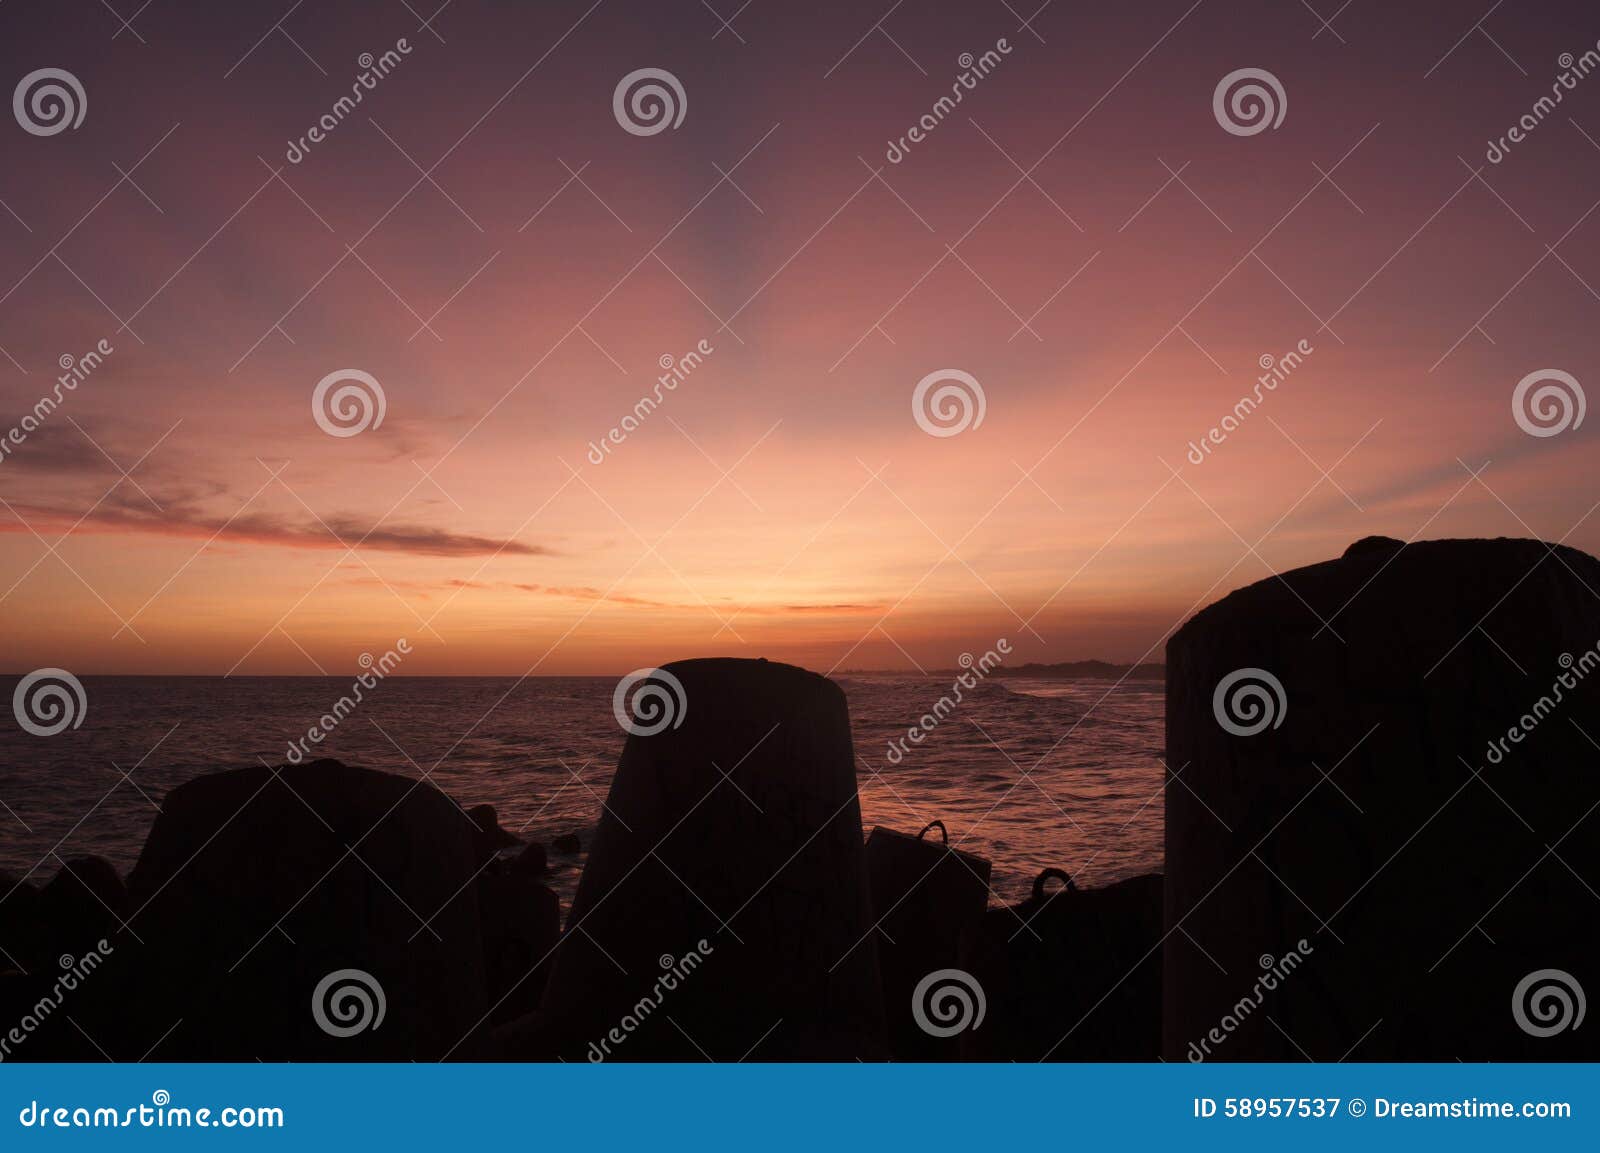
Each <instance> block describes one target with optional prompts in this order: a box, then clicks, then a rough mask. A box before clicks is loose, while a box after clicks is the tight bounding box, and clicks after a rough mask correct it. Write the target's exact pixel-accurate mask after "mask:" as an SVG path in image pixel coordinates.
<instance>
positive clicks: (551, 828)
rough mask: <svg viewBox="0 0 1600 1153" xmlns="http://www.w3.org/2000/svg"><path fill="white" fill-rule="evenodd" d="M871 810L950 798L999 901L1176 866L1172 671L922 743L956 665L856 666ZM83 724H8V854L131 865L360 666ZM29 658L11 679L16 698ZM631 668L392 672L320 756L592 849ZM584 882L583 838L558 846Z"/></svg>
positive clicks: (160, 686) (1015, 696) (180, 687)
mask: <svg viewBox="0 0 1600 1153" xmlns="http://www.w3.org/2000/svg"><path fill="white" fill-rule="evenodd" d="M836 679H837V680H838V681H839V683H840V685H841V686H842V687H843V689H844V691H845V693H846V695H847V697H848V698H849V702H850V716H851V725H852V728H853V731H854V737H855V749H856V758H857V778H858V782H859V786H860V792H861V808H862V819H863V824H864V825H865V827H866V828H868V829H870V828H872V826H874V825H878V824H882V825H886V826H889V827H890V828H894V829H899V830H903V831H906V832H910V833H915V832H916V831H917V830H918V829H920V828H921V827H922V826H923V825H924V824H926V823H927V822H929V821H931V820H933V819H935V818H938V819H940V820H942V821H943V822H944V823H945V826H946V827H947V828H948V829H949V833H950V839H951V842H952V843H954V844H958V845H959V846H960V847H961V848H963V849H965V850H967V851H969V852H973V853H976V854H978V855H979V856H983V857H986V858H988V859H989V860H990V861H991V862H993V866H994V873H993V881H992V887H993V893H992V895H991V901H993V902H997V903H998V902H1010V901H1015V900H1020V899H1021V898H1023V897H1024V896H1026V895H1027V892H1028V890H1029V888H1030V886H1031V884H1032V880H1033V878H1034V877H1035V876H1037V875H1038V873H1039V871H1040V870H1041V869H1044V868H1046V867H1050V866H1057V867H1060V868H1063V869H1065V870H1067V871H1068V872H1069V873H1071V874H1072V875H1073V876H1075V877H1077V878H1078V879H1079V883H1080V884H1081V885H1084V886H1097V885H1104V884H1108V883H1110V882H1112V881H1115V880H1119V879H1121V878H1123V877H1128V876H1133V875H1136V874H1138V873H1144V872H1151V871H1155V870H1159V869H1160V868H1161V867H1162V798H1161V787H1162V768H1161V762H1160V759H1159V758H1160V757H1161V755H1162V742H1163V734H1162V705H1163V700H1162V689H1161V685H1160V683H1159V682H1157V681H1133V680H1130V681H1127V682H1125V683H1123V684H1122V685H1120V686H1116V687H1113V685H1112V682H1109V681H1101V680H1050V681H1045V680H1036V681H1035V680H1019V679H1009V678H1008V679H1005V680H998V679H991V680H988V681H985V682H982V683H980V684H979V686H978V688H977V689H976V690H975V691H973V692H969V693H967V694H966V699H965V700H963V701H962V703H961V704H960V705H959V706H957V708H956V710H955V711H954V712H953V713H952V714H950V715H949V716H947V717H946V718H945V719H944V720H943V721H942V723H940V724H939V725H938V726H937V727H936V728H935V729H934V731H933V732H932V734H931V735H930V736H929V737H928V738H927V739H926V740H924V741H923V743H922V744H920V745H915V746H909V752H908V753H907V755H905V756H904V758H903V759H902V760H901V761H900V763H898V764H895V763H891V761H890V759H889V756H888V753H889V742H890V740H891V739H892V738H894V737H901V736H904V734H905V730H906V728H907V726H909V725H913V724H915V723H916V722H917V719H918V718H919V717H921V716H922V715H923V714H924V713H927V712H928V711H929V710H931V709H932V708H933V706H934V704H935V702H937V701H938V700H939V698H940V697H941V696H942V695H944V694H946V693H948V692H949V691H950V682H949V680H948V678H924V677H909V676H908V677H901V676H880V675H865V676H844V677H839V678H836ZM82 683H83V686H84V690H85V695H86V698H87V707H86V709H85V712H84V716H83V723H82V724H81V726H80V727H79V728H77V729H68V730H66V731H64V732H61V733H59V734H56V735H54V736H48V737H40V736H32V735H30V734H28V733H26V732H24V731H23V730H22V729H21V728H20V727H19V726H18V725H17V724H16V723H15V722H14V720H13V718H12V717H11V716H6V718H5V722H6V723H5V724H4V725H3V726H0V868H3V869H7V870H10V871H12V872H14V873H18V874H21V873H27V872H29V871H30V870H31V871H32V879H33V880H34V882H35V883H41V882H43V881H44V880H46V879H48V878H49V877H50V876H52V875H54V873H55V872H56V870H57V869H58V868H59V862H58V861H57V860H56V859H55V856H54V854H59V855H60V856H62V857H68V858H70V857H72V856H78V855H86V854H98V855H101V856H104V857H107V858H109V859H110V860H111V861H112V862H113V863H114V864H116V865H117V867H118V868H119V869H122V870H124V871H126V870H127V869H129V868H130V867H131V866H132V865H133V863H134V861H135V860H136V859H137V857H138V854H139V849H140V847H141V846H142V845H143V843H144V838H145V835H146V834H147V833H148V831H149V828H150V824H151V822H152V821H153V819H154V817H155V815H156V812H157V806H158V805H159V804H160V803H161V799H162V797H163V795H164V794H165V793H166V792H167V791H168V790H169V789H171V788H172V787H173V786H174V785H177V784H179V783H181V782H183V781H186V780H188V779H189V778H191V777H194V776H196V775H198V774H200V773H206V772H215V771H217V770H220V769H226V768H235V767H241V766H246V765H252V764H260V763H262V762H266V763H269V764H273V765H276V764H281V763H282V762H283V761H284V760H285V759H286V753H287V749H288V744H289V742H290V741H291V740H292V739H295V738H296V737H299V736H301V735H303V734H304V733H305V731H306V729H307V727H308V726H310V725H312V724H314V723H315V722H316V720H317V718H318V717H320V716H321V715H322V714H323V713H325V712H327V711H328V710H329V709H330V708H331V707H332V706H333V704H334V702H335V701H337V700H338V699H339V698H340V697H341V696H342V695H344V694H345V693H347V692H348V691H349V688H350V681H349V680H348V679H345V678H320V677H317V678H311V677H304V678H301V677H294V678H289V677H284V678H276V677H259V678H258V677H235V678H230V679H227V680H224V679H221V678H207V677H86V678H83V680H82ZM16 684H17V678H15V677H11V678H3V679H0V692H3V694H4V697H3V699H4V700H6V701H10V700H11V698H12V693H13V690H14V688H15V686H16ZM615 685H616V682H615V680H613V679H610V678H596V677H545V678H530V679H528V680H525V681H522V682H521V683H518V682H516V681H514V680H513V679H510V678H434V677H390V678H388V679H385V680H383V681H382V682H381V683H380V684H379V685H378V686H377V687H376V689H374V690H372V691H371V692H370V693H369V694H368V697H367V699H366V700H365V701H364V702H363V703H362V704H361V705H360V706H359V708H358V709H357V711H356V712H355V713H353V714H352V715H350V716H349V717H347V718H346V719H345V720H344V722H343V723H342V724H340V725H339V726H338V728H336V729H335V730H334V732H333V733H332V734H331V735H330V736H329V737H328V738H327V739H325V740H324V741H323V743H322V744H321V746H320V747H318V748H316V755H318V756H328V757H337V758H339V759H341V760H344V761H346V762H348V763H352V764H360V765H365V766H367V767H369V768H376V769H383V770H386V771H389V772H395V773H403V774H406V775H409V776H421V775H423V774H424V773H426V774H428V777H429V780H430V781H431V782H432V783H433V784H435V785H436V786H438V787H439V788H441V789H443V790H444V791H445V792H447V793H449V794H450V795H451V796H453V797H455V798H456V800H458V801H459V802H460V803H461V804H462V805H464V806H470V805H474V804H478V803H481V802H484V801H487V802H490V803H492V804H494V805H495V806H496V808H497V809H498V810H499V814H500V822H501V824H502V825H503V826H504V827H505V828H507V829H509V830H512V831H513V832H516V833H517V834H518V835H519V836H521V837H523V838H524V839H526V840H536V841H543V842H546V843H548V842H549V841H550V840H551V839H552V838H553V837H555V836H556V835H558V834H560V833H567V832H576V833H577V834H578V835H579V837H580V839H581V840H582V843H583V845H584V846H585V847H587V846H588V844H589V841H590V839H591V837H592V835H593V831H594V828H595V824H596V822H597V820H598V818H599V814H600V802H601V801H602V800H603V799H604V797H605V795H606V790H607V788H608V787H609V786H610V781H611V774H612V771H613V769H614V768H615V766H616V762H617V756H618V754H619V753H620V752H621V749H622V743H623V739H624V734H623V732H622V730H621V729H620V727H619V726H618V724H617V721H616V719H615V717H614V716H613V715H612V711H611V694H612V690H613V688H614V687H615ZM550 860H551V864H552V875H551V877H550V883H551V884H552V886H553V887H554V888H555V889H556V890H557V891H558V892H559V893H560V894H561V897H562V901H563V905H565V904H566V903H567V902H569V901H570V900H571V897H572V894H573V891H574V889H575V888H576V885H577V880H578V875H579V872H580V870H581V867H582V856H581V855H569V856H563V855H561V854H557V853H553V852H552V853H551V855H550Z"/></svg>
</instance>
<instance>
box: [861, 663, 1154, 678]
mask: <svg viewBox="0 0 1600 1153" xmlns="http://www.w3.org/2000/svg"><path fill="white" fill-rule="evenodd" d="M961 671H962V670H960V669H930V670H928V672H926V673H925V674H919V675H925V676H929V677H944V676H953V675H955V674H957V673H959V672H961ZM836 675H838V676H841V677H904V676H909V675H911V674H910V671H909V670H907V669H843V670H841V671H840V672H839V673H838V674H836ZM989 676H990V677H1028V678H1032V679H1036V680H1050V679H1058V680H1068V679H1078V680H1106V681H1112V680H1122V679H1124V678H1126V679H1128V680H1165V679H1166V676H1167V666H1166V665H1164V664H1153V663H1152V664H1142V665H1117V664H1112V663H1111V662H1109V661H1063V662H1061V663H1059V664H1052V665H1044V664H1026V665H1017V666H1016V667H1014V668H1013V667H1010V666H1007V665H1000V666H999V667H997V668H995V669H994V670H993V671H992V672H990V673H989Z"/></svg>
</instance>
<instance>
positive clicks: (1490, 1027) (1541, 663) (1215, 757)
mask: <svg viewBox="0 0 1600 1153" xmlns="http://www.w3.org/2000/svg"><path fill="white" fill-rule="evenodd" d="M1324 622H1327V625H1326V626H1325V624H1324ZM1327 626H1331V627H1327ZM1597 644H1600V562H1597V561H1596V560H1595V559H1594V558H1593V557H1590V556H1588V555H1586V554H1584V553H1581V552H1578V551H1576V550H1574V549H1570V548H1565V547H1563V546H1560V545H1547V544H1544V543H1542V542H1539V541H1531V540H1504V539H1502V540H1443V541H1429V542H1426V543H1417V544H1409V545H1405V546H1402V545H1401V544H1400V542H1397V541H1390V540H1386V539H1383V538H1368V539H1367V540H1363V541H1359V542H1357V543H1356V544H1355V545H1353V546H1352V547H1351V548H1350V549H1349V550H1348V551H1347V552H1346V554H1345V555H1344V556H1343V557H1341V558H1340V559H1338V560H1335V561H1330V562H1327V563H1324V564H1317V565H1312V566H1310V567H1307V568H1302V569H1297V570H1295V571H1293V572H1289V573H1285V574H1283V576H1282V578H1281V579H1280V578H1273V579H1269V580H1265V581H1262V582H1260V583H1258V584H1255V585H1252V586H1250V587H1249V588H1246V589H1242V590H1240V591H1238V592H1235V593H1233V594H1232V595H1230V596H1228V597H1226V598H1224V599H1223V600H1222V601H1220V602H1218V603H1217V604H1214V605H1212V606H1211V607H1209V608H1207V609H1205V610H1204V611H1202V612H1201V613H1199V614H1198V615H1197V616H1196V617H1195V618H1194V619H1193V620H1191V621H1190V622H1189V623H1188V624H1186V625H1185V626H1184V627H1183V628H1182V629H1181V630H1180V631H1179V632H1178V633H1177V634H1176V635H1175V636H1174V637H1173V638H1172V640H1171V642H1170V643H1169V644H1168V646H1167V667H1168V679H1167V751H1168V762H1167V763H1168V766H1169V772H1168V785H1167V790H1166V806H1167V834H1166V836H1167V909H1166V922H1167V927H1168V939H1167V942H1166V974H1165V992H1166V1003H1165V1023H1164V1048H1165V1054H1166V1057H1167V1058H1168V1059H1169V1060H1181V1059H1185V1058H1186V1057H1190V1058H1194V1057H1195V1054H1196V1052H1199V1053H1200V1055H1201V1056H1204V1057H1208V1058H1209V1059H1222V1060H1248V1061H1263V1060H1299V1059H1302V1058H1303V1057H1304V1056H1305V1055H1309V1056H1310V1057H1312V1058H1314V1059H1316V1060H1339V1059H1340V1058H1343V1057H1346V1056H1348V1057H1349V1058H1350V1059H1352V1060H1390V1059H1400V1060H1416V1059H1426V1060H1437V1061H1449V1060H1453V1059H1456V1058H1460V1059H1462V1060H1466V1061H1474V1060H1485V1059H1491V1060H1573V1059H1587V1060H1593V1059H1595V1058H1596V1057H1600V1029H1596V1028H1594V1027H1592V1026H1591V1027H1590V1028H1587V1029H1571V1028H1569V1029H1567V1030H1565V1031H1552V1035H1550V1036H1537V1035H1534V1033H1533V1032H1530V1031H1529V1030H1528V1029H1526V1028H1524V1027H1523V1025H1522V1024H1519V1020H1518V1018H1519V1012H1520V1016H1521V1019H1522V1021H1524V1022H1528V1023H1531V1024H1532V1025H1534V1026H1535V1027H1536V1031H1537V1029H1538V1028H1539V1027H1540V1026H1541V1022H1540V1019H1539V1018H1538V1016H1537V1015H1536V1013H1534V1012H1530V1009H1531V1008H1532V1007H1531V1006H1530V1005H1528V1004H1527V1003H1525V1004H1524V1005H1523V1006H1521V1007H1520V1010H1519V1011H1514V1010H1513V995H1514V992H1515V991H1516V990H1517V988H1518V986H1519V984H1521V983H1523V982H1524V979H1525V978H1529V977H1530V976H1531V975H1535V974H1540V973H1542V972H1544V971H1546V970H1557V971H1559V972H1560V973H1562V974H1565V975H1566V978H1567V979H1569V980H1572V981H1575V982H1576V983H1577V984H1579V985H1580V986H1581V987H1582V988H1584V989H1587V990H1588V995H1589V996H1591V997H1592V996H1593V995H1594V993H1595V992H1596V991H1597V990H1600V960H1597V958H1600V921H1597V919H1596V918H1595V917H1594V915H1593V912H1594V904H1593V902H1594V895H1593V890H1594V887H1597V886H1600V835H1597V834H1600V816H1596V815H1594V813H1595V806H1596V803H1597V802H1600V747H1597V746H1596V744H1595V743H1594V742H1595V741H1596V740H1600V675H1595V674H1596V673H1600V652H1597V649H1596V646H1597ZM1569 666H1570V667H1569ZM1239 670H1258V671H1259V670H1265V671H1266V672H1267V673H1270V674H1271V676H1272V677H1273V678H1275V679H1276V680H1277V681H1278V682H1279V683H1280V684H1281V687H1282V693H1281V696H1279V695H1278V694H1277V693H1276V692H1275V690H1274V689H1273V686H1272V685H1271V684H1269V683H1265V682H1263V680H1262V678H1261V677H1260V676H1259V675H1258V673H1257V672H1250V673H1248V674H1247V675H1246V676H1245V677H1244V678H1243V679H1238V680H1235V681H1234V682H1233V683H1232V684H1231V685H1229V686H1225V687H1224V691H1223V697H1222V700H1220V701H1218V700H1217V699H1215V694H1216V693H1217V692H1218V688H1219V685H1223V682H1224V680H1225V678H1229V677H1230V676H1232V675H1233V674H1235V673H1236V672H1238V671H1239ZM1252 679H1253V681H1254V683H1255V684H1258V685H1264V690H1263V695H1260V696H1257V697H1255V698H1254V701H1253V703H1254V705H1255V706H1256V707H1257V709H1258V711H1256V712H1254V713H1252V712H1250V711H1249V709H1250V707H1251V704H1252V701H1251V700H1250V699H1249V698H1248V697H1238V696H1237V695H1236V694H1237V691H1238V690H1239V689H1241V688H1243V687H1244V686H1245V685H1247V684H1248V683H1250V682H1251V681H1252ZM1230 703H1231V704H1232V705H1234V706H1238V707H1236V708H1232V709H1230V708H1229V706H1230ZM1225 710H1226V715H1228V716H1229V718H1230V723H1231V724H1232V729H1233V731H1230V729H1229V728H1226V727H1224V725H1223V724H1221V723H1219V719H1218V716H1219V713H1224V711H1225ZM1253 729H1259V731H1255V732H1253V735H1242V732H1249V731H1250V730H1253ZM1241 731H1242V732H1241ZM1513 734H1514V735H1513ZM1180 930H1181V932H1180ZM1302 941H1304V942H1305V947H1304V948H1302V947H1301V944H1300V942H1302ZM1202 950H1204V953H1203V952H1202ZM1207 953H1208V954H1210V956H1209V957H1208V956H1206V955H1205V954H1207ZM1291 953H1292V954H1293V955H1294V956H1295V957H1296V958H1303V959H1300V960H1298V962H1297V965H1296V967H1295V968H1294V969H1293V971H1292V972H1290V973H1288V974H1287V975H1284V976H1281V977H1280V976H1279V971H1280V970H1281V969H1282V961H1283V959H1284V958H1285V957H1286V956H1289V955H1291ZM1224 970H1225V971H1224ZM1264 973H1271V974H1272V976H1273V980H1272V982H1271V984H1272V985H1273V986H1274V987H1273V988H1271V989H1268V990H1261V989H1258V987H1257V982H1258V978H1261V975H1262V974H1264ZM1544 980H1545V981H1546V982H1547V983H1548V981H1549V980H1550V978H1548V977H1546V978H1544ZM1533 983H1534V984H1535V985H1537V984H1539V983H1540V979H1537V978H1536V979H1535V980H1534V982H1533ZM1569 995H1570V993H1569ZM1525 1002H1526V998H1525ZM1545 1008H1547V1009H1550V1008H1554V1004H1553V1003H1552V1002H1546V1004H1545ZM1269 1016H1270V1018H1271V1020H1270V1021H1269V1020H1268V1019H1267V1018H1268V1017H1269ZM1202 1040H1207V1041H1208V1042H1209V1043H1210V1048H1209V1051H1208V1050H1207V1049H1206V1048H1205V1047H1204V1046H1199V1044H1198V1043H1199V1042H1201V1041H1202Z"/></svg>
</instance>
